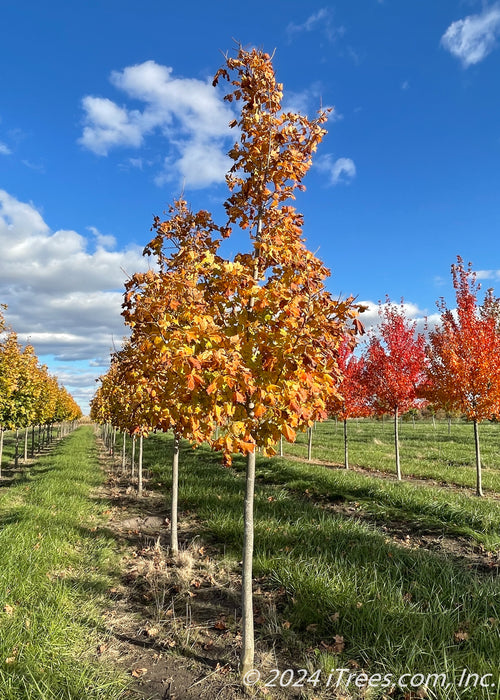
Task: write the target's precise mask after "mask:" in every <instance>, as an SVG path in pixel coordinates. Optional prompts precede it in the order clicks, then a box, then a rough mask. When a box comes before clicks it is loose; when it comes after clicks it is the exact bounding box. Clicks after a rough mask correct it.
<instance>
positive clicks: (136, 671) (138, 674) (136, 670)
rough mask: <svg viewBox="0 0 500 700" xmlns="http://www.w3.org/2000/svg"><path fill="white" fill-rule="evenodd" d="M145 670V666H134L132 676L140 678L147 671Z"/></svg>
mask: <svg viewBox="0 0 500 700" xmlns="http://www.w3.org/2000/svg"><path fill="white" fill-rule="evenodd" d="M147 671H148V669H147V668H134V670H133V671H132V675H133V677H134V678H140V677H141V676H143V675H144V674H145V673H147Z"/></svg>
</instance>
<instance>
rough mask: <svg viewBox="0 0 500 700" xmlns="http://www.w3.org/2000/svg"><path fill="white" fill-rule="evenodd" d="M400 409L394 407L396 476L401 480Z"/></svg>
mask: <svg viewBox="0 0 500 700" xmlns="http://www.w3.org/2000/svg"><path fill="white" fill-rule="evenodd" d="M398 423H399V421H398V409H397V406H396V408H395V409H394V449H395V452H396V476H397V478H398V481H401V464H400V463H399V425H398Z"/></svg>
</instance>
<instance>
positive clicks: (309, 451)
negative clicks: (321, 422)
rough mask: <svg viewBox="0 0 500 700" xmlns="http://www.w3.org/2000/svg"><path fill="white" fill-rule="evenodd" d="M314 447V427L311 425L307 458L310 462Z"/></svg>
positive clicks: (308, 431)
mask: <svg viewBox="0 0 500 700" xmlns="http://www.w3.org/2000/svg"><path fill="white" fill-rule="evenodd" d="M312 447H313V429H312V427H309V428H308V429H307V459H308V461H309V462H310V461H311V459H312Z"/></svg>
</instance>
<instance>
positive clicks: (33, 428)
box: [30, 423, 35, 459]
mask: <svg viewBox="0 0 500 700" xmlns="http://www.w3.org/2000/svg"><path fill="white" fill-rule="evenodd" d="M30 456H31V459H34V458H35V424H34V423H33V425H32V426H31V454H30Z"/></svg>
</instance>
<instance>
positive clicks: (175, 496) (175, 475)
mask: <svg viewBox="0 0 500 700" xmlns="http://www.w3.org/2000/svg"><path fill="white" fill-rule="evenodd" d="M179 446H180V438H179V436H178V435H174V454H173V457H172V494H171V504H170V554H171V555H172V556H174V557H175V556H177V554H178V553H179V535H178V532H177V509H178V503H179Z"/></svg>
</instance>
